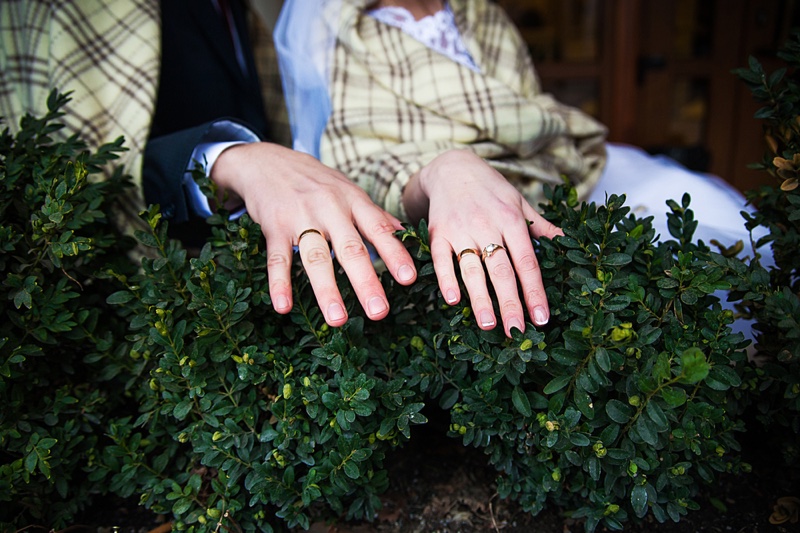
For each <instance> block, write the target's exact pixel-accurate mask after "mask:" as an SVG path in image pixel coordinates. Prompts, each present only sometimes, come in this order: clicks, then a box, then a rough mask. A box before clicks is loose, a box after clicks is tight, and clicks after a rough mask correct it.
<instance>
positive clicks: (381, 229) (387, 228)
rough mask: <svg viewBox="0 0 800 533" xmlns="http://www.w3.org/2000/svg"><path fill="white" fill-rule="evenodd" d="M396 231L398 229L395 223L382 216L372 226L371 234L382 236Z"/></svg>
mask: <svg viewBox="0 0 800 533" xmlns="http://www.w3.org/2000/svg"><path fill="white" fill-rule="evenodd" d="M395 231H396V229H395V227H394V225H393V224H392V223H391V222H389V221H388V220H386V219H385V218H381V220H378V221H377V222H376V223H375V224H373V225H372V227H371V228H370V234H371V235H374V236H376V237H382V236H384V235H392V234H393V233H394V232H395Z"/></svg>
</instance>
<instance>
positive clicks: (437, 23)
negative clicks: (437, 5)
mask: <svg viewBox="0 0 800 533" xmlns="http://www.w3.org/2000/svg"><path fill="white" fill-rule="evenodd" d="M368 14H369V15H370V16H372V17H374V18H375V19H377V20H379V21H380V22H383V23H384V24H388V25H390V26H394V27H396V28H399V29H400V30H402V31H403V32H405V33H406V34H408V35H410V36H411V37H413V38H414V39H416V40H417V41H419V42H421V43H422V44H424V45H425V46H427V47H428V48H430V49H432V50H435V51H436V52H439V53H440V54H442V55H445V56H447V57H449V58H450V59H452V60H453V61H456V62H458V63H460V64H462V65H464V66H466V67H469V68H470V69H472V70H474V71H476V72H479V71H480V69H479V68H478V66H477V65H476V64H475V61H474V60H473V59H472V56H471V55H470V53H469V51H468V50H467V47H466V46H465V45H464V42H463V40H462V39H461V33H460V32H459V31H458V26H456V20H455V15H454V14H453V11H452V9H450V4H449V3H448V2H445V4H444V9H441V10H439V11H437V12H436V13H433V14H431V15H426V16H425V17H423V18H421V19H419V20H416V19H415V18H414V15H412V14H411V12H410V11H409V10H408V9H406V8H404V7H400V6H386V7H380V8H377V9H373V10H370V11H368Z"/></svg>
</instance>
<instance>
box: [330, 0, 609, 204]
mask: <svg viewBox="0 0 800 533" xmlns="http://www.w3.org/2000/svg"><path fill="white" fill-rule="evenodd" d="M369 3H370V2H368V1H367V0H343V5H342V13H341V20H340V31H339V37H338V42H337V49H336V52H335V59H334V64H333V66H332V69H331V76H332V81H331V99H332V105H333V113H332V116H331V119H330V121H329V123H328V127H327V129H326V131H325V134H324V136H323V139H322V144H321V159H322V161H323V163H326V164H328V165H330V166H333V167H335V168H338V169H340V170H341V171H343V172H344V173H345V174H347V175H348V176H349V177H350V178H351V179H352V180H354V181H355V182H357V183H358V184H359V185H360V186H361V187H363V188H364V189H365V190H367V192H369V194H370V196H371V197H372V198H373V200H374V201H375V202H377V203H378V204H380V205H382V206H383V207H384V208H385V209H386V210H388V211H390V212H392V213H394V214H395V215H398V216H400V217H401V218H404V217H405V212H404V210H403V207H402V202H401V197H402V192H403V187H404V186H405V185H406V183H407V182H408V180H409V178H410V177H411V176H412V175H414V174H415V173H416V172H417V171H419V170H420V169H421V168H422V167H423V166H424V165H426V164H427V163H428V162H430V161H431V160H432V159H434V158H435V157H436V156H437V155H439V154H441V153H442V152H444V151H446V150H450V149H457V148H466V149H469V150H472V151H473V152H475V153H476V154H477V155H479V156H481V157H483V158H484V159H486V160H487V161H488V162H489V163H490V164H491V165H492V166H493V167H494V168H496V169H497V170H499V171H500V172H501V173H503V174H504V175H505V176H506V177H507V178H508V179H509V180H511V181H512V182H513V183H514V184H515V186H517V188H518V189H519V190H520V191H521V192H522V193H523V194H524V195H525V197H526V198H527V199H528V200H529V201H530V202H531V203H532V204H533V205H536V204H537V203H538V202H539V201H541V200H542V199H543V193H542V184H544V183H560V182H561V175H566V176H567V177H568V178H569V179H570V180H571V181H572V183H573V184H575V185H576V187H577V189H578V193H579V196H580V197H581V198H584V197H585V196H586V195H588V193H589V191H590V190H591V188H592V187H593V185H594V184H595V183H596V182H597V180H598V179H599V177H600V174H601V172H602V169H603V166H604V163H605V144H604V140H605V133H606V130H605V128H604V127H603V126H602V125H601V124H599V123H598V122H596V121H595V120H593V119H592V118H590V117H588V116H586V115H585V114H584V113H582V112H580V111H579V110H577V109H574V108H571V107H568V106H565V105H562V104H560V103H559V102H557V101H556V100H554V99H553V98H552V97H551V96H549V95H546V94H543V93H542V92H541V89H540V85H539V81H538V79H537V76H536V73H535V71H534V69H533V63H532V61H531V59H530V56H529V54H528V51H527V48H526V46H525V43H524V42H523V40H522V38H521V37H520V35H519V33H518V32H517V30H516V29H515V28H514V26H513V24H512V23H511V21H510V20H509V19H508V17H507V15H506V14H505V13H504V12H503V11H502V10H501V9H500V8H499V7H498V6H497V5H496V4H493V3H491V2H489V1H488V0H450V6H451V8H452V10H453V12H454V15H455V19H456V24H457V25H458V27H459V30H460V31H461V34H462V38H463V39H464V43H465V45H466V47H467V49H468V50H469V52H470V54H471V55H472V57H473V58H474V59H475V62H476V63H477V65H478V66H479V67H480V69H481V73H476V72H473V71H472V70H470V69H469V68H467V67H465V66H462V65H460V64H458V63H456V62H454V61H452V60H450V59H449V58H447V57H445V56H443V55H441V54H438V53H436V52H434V51H432V50H430V49H429V48H427V47H426V46H425V45H424V44H422V43H420V42H419V41H416V40H415V39H413V38H412V37H410V36H408V35H407V34H405V33H403V32H402V31H401V30H399V29H398V28H395V27H392V26H389V25H385V24H382V23H380V22H378V21H376V20H375V19H374V18H372V17H370V16H367V15H365V14H364V13H363V11H364V8H365V6H366V5H368V4H369Z"/></svg>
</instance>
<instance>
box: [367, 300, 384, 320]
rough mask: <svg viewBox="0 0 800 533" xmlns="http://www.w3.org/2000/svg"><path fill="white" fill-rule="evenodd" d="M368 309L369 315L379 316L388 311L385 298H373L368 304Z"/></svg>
mask: <svg viewBox="0 0 800 533" xmlns="http://www.w3.org/2000/svg"><path fill="white" fill-rule="evenodd" d="M367 308H368V309H369V314H371V315H378V314H380V313H383V312H384V311H386V310H387V309H388V306H387V305H386V302H385V301H384V300H383V298H379V297H378V296H375V297H374V298H371V299H370V301H369V302H367Z"/></svg>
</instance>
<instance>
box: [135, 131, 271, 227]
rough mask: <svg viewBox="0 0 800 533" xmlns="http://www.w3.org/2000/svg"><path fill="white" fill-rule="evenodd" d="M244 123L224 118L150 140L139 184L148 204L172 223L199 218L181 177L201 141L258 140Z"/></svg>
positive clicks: (192, 165) (190, 169) (187, 170)
mask: <svg viewBox="0 0 800 533" xmlns="http://www.w3.org/2000/svg"><path fill="white" fill-rule="evenodd" d="M254 131H255V130H254V129H253V128H251V127H250V126H248V125H247V124H246V123H244V122H242V121H239V120H235V119H230V118H225V119H220V120H215V121H212V122H207V123H205V124H201V125H199V126H196V127H193V128H189V129H185V130H180V131H177V132H174V133H170V134H168V135H163V136H159V137H155V138H152V139H150V140H149V141H148V142H147V146H146V147H145V151H144V163H143V165H142V187H143V189H144V196H145V201H146V202H147V204H158V205H159V206H160V208H161V213H162V215H163V216H164V218H166V219H167V220H170V221H171V222H174V223H183V222H187V221H189V220H191V219H193V218H198V216H199V215H198V212H197V210H196V209H194V208H193V207H194V206H193V205H192V202H191V195H189V194H187V191H186V188H185V185H184V181H185V180H184V177H185V176H186V174H187V172H191V171H192V169H193V168H194V164H193V154H194V153H195V149H196V148H197V146H198V145H201V144H204V143H215V142H230V141H244V142H256V141H259V140H261V139H260V137H259V136H258V135H257V134H256V133H254Z"/></svg>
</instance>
